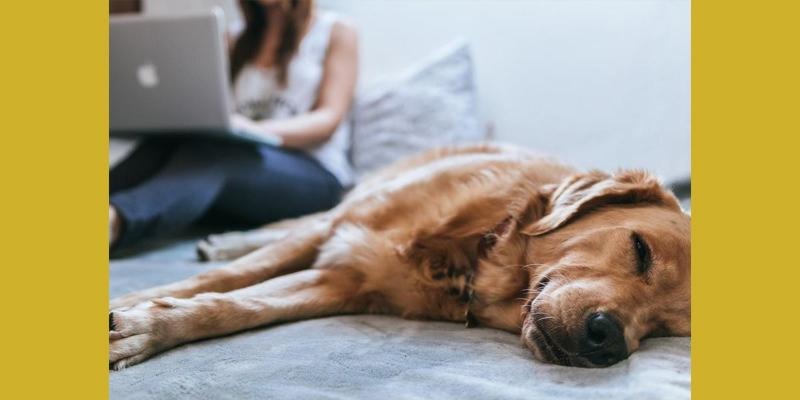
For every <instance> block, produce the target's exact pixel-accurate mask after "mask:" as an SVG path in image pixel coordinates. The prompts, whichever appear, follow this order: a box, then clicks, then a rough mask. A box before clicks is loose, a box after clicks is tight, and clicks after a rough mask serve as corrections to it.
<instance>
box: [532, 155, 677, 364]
mask: <svg viewBox="0 0 800 400" xmlns="http://www.w3.org/2000/svg"><path fill="white" fill-rule="evenodd" d="M544 198H546V201H545V203H546V206H545V209H544V216H543V217H541V218H538V219H536V220H534V221H533V222H530V223H529V224H528V225H527V226H523V227H521V232H522V234H523V235H527V237H528V238H529V239H528V245H527V250H526V255H525V257H526V260H527V261H528V262H530V263H534V264H535V265H532V273H531V274H530V276H531V278H530V283H529V288H528V294H527V297H526V303H525V306H524V307H523V313H524V315H523V326H522V340H523V342H524V343H525V345H526V346H527V347H528V348H530V349H531V350H532V351H533V353H534V355H535V357H536V358H538V359H540V360H542V361H546V362H553V363H557V364H562V365H575V366H584V367H600V366H607V365H611V364H614V363H616V362H618V361H620V360H622V359H625V358H626V357H628V355H629V354H630V353H631V352H633V351H634V350H636V349H637V348H638V347H639V342H640V341H641V340H642V339H643V338H646V337H652V336H688V335H689V334H690V312H691V311H690V280H689V279H690V251H691V250H690V249H691V247H690V219H689V216H687V215H686V214H685V213H684V212H682V210H681V208H680V205H679V204H678V202H677V200H676V199H675V197H674V196H673V195H672V194H670V193H669V192H667V191H665V190H664V189H663V188H662V187H661V186H660V185H659V183H658V182H657V181H656V180H655V179H654V178H653V177H652V176H650V175H648V174H646V173H644V172H639V171H626V172H620V173H617V174H616V175H614V176H609V175H607V174H603V173H598V172H593V173H589V174H583V175H576V176H573V177H571V178H569V179H567V180H565V181H564V182H562V183H561V184H560V185H557V186H552V187H550V188H547V189H546V190H545V192H544Z"/></svg>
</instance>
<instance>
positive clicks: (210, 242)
mask: <svg viewBox="0 0 800 400" xmlns="http://www.w3.org/2000/svg"><path fill="white" fill-rule="evenodd" d="M323 215H324V213H316V214H311V215H307V216H304V217H300V218H294V219H287V220H282V221H278V222H273V223H271V224H268V225H266V226H263V227H261V228H257V229H253V230H250V231H243V232H225V233H221V234H215V235H209V236H208V237H206V238H205V239H202V240H200V241H199V242H197V257H198V258H199V259H200V260H201V261H229V260H234V259H236V258H239V257H242V256H244V255H247V254H249V253H252V252H253V251H255V250H258V249H260V248H262V247H264V246H266V245H268V244H270V243H273V242H275V241H278V240H280V239H282V238H284V237H286V235H288V234H289V232H291V231H293V230H295V229H297V228H298V227H301V226H302V225H304V224H308V223H313V221H315V220H318V219H320V218H321V217H323Z"/></svg>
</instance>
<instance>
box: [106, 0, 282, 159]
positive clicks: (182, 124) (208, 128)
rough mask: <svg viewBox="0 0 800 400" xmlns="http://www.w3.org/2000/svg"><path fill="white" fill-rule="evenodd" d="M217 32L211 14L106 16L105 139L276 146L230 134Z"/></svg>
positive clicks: (216, 14)
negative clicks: (196, 138) (183, 138)
mask: <svg viewBox="0 0 800 400" xmlns="http://www.w3.org/2000/svg"><path fill="white" fill-rule="evenodd" d="M222 27H223V16H222V13H221V11H220V10H218V9H216V10H214V11H212V12H209V13H206V14H202V15H182V16H139V15H137V16H120V17H112V18H111V19H110V27H109V55H110V57H109V63H110V72H109V86H110V98H109V102H110V110H109V114H110V115H109V125H110V133H111V135H112V136H147V135H170V136H174V135H203V136H216V137H220V138H231V139H237V140H246V141H256V142H261V143H269V144H273V145H276V144H278V143H279V142H280V141H279V140H278V139H277V138H276V137H271V136H269V135H263V134H260V133H259V134H256V133H253V132H243V131H236V130H234V129H232V126H231V119H230V113H231V112H232V110H233V108H232V104H231V103H232V102H231V98H230V89H229V87H230V86H229V82H230V81H229V71H228V57H227V55H226V50H225V46H224V36H223V30H222Z"/></svg>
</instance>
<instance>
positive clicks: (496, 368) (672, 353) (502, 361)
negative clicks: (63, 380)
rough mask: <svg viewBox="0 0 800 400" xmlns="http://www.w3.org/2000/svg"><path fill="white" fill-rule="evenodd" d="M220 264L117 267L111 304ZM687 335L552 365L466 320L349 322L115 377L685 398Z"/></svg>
mask: <svg viewBox="0 0 800 400" xmlns="http://www.w3.org/2000/svg"><path fill="white" fill-rule="evenodd" d="M217 265H218V264H201V263H197V262H195V260H194V251H193V241H181V242H178V243H177V244H172V245H167V246H164V247H161V248H154V249H150V250H149V251H145V252H143V253H139V254H136V255H132V256H129V257H127V258H122V259H115V260H112V262H111V287H110V291H111V293H110V294H111V296H117V295H120V294H123V293H126V292H129V291H132V290H137V289H140V288H145V287H148V286H151V285H156V284H161V283H167V282H170V281H174V280H178V279H182V278H184V277H188V276H190V275H193V274H196V273H198V272H201V271H204V270H206V269H209V268H213V267H215V266H217ZM689 353H690V345H689V339H687V338H663V339H650V340H646V341H645V342H644V343H643V345H642V348H641V349H640V351H638V352H636V353H634V355H632V356H631V357H630V358H629V359H628V360H626V361H624V362H622V363H619V364H617V365H614V366H612V367H610V368H605V369H582V368H570V367H560V366H554V365H547V364H542V363H540V362H537V361H535V360H533V358H532V356H531V354H530V352H529V351H528V350H526V349H524V348H523V347H522V345H521V344H520V341H519V338H518V337H516V336H515V335H512V334H509V333H505V332H500V331H495V330H491V329H483V328H474V329H465V328H464V327H463V326H462V325H460V324H455V323H443V322H417V321H406V320H402V319H399V318H393V317H382V316H342V317H333V318H324V319H318V320H310V321H302V322H296V323H289V324H283V325H278V326H273V327H267V328H262V329H256V330H252V331H248V332H244V333H240V334H236V335H232V336H229V337H223V338H218V339H212V340H206V341H201V342H197V343H192V344H188V345H184V346H181V347H179V348H177V349H174V350H171V351H169V352H166V353H163V354H161V355H159V356H156V357H155V358H153V359H151V360H149V361H146V362H145V363H143V364H139V365H135V366H133V367H130V368H128V369H126V370H123V371H119V372H111V373H110V397H111V399H117V400H119V399H178V398H186V399H349V398H361V399H458V400H467V399H525V400H531V399H549V398H558V399H581V400H594V399H637V400H640V399H682V398H689V397H690V393H689V387H690V361H689Z"/></svg>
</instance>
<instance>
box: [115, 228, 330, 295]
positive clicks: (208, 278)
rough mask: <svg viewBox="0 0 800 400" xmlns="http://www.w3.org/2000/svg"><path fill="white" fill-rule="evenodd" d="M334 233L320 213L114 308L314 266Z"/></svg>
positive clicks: (222, 289) (226, 287) (222, 288)
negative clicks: (256, 245)
mask: <svg viewBox="0 0 800 400" xmlns="http://www.w3.org/2000/svg"><path fill="white" fill-rule="evenodd" d="M329 235H330V220H329V219H328V218H326V217H324V216H319V217H318V218H317V219H316V220H313V221H306V223H303V224H301V225H297V226H295V227H294V228H293V229H292V230H291V231H290V232H289V233H288V234H287V235H286V236H285V237H284V238H282V239H280V240H278V241H276V242H273V243H271V244H269V245H267V246H265V247H263V248H261V249H259V250H256V251H254V252H252V253H250V254H248V255H246V256H244V257H242V258H240V259H238V260H236V261H233V262H232V263H230V264H228V265H226V266H224V267H222V268H218V269H214V270H211V271H208V272H205V273H202V274H200V275H196V276H194V277H191V278H189V279H186V280H183V281H180V282H175V283H171V284H168V285H163V286H158V287H154V288H150V289H145V290H142V291H139V292H134V293H130V294H127V295H125V296H122V297H118V298H116V299H113V300H111V303H110V309H112V310H113V309H116V308H121V307H130V306H133V305H135V304H137V303H140V302H143V301H145V300H150V299H153V298H158V297H167V296H169V297H177V298H187V297H191V296H194V295H196V294H198V293H204V292H228V291H231V290H235V289H239V288H243V287H246V286H251V285H255V284H257V283H259V282H263V281H265V280H267V279H271V278H274V277H276V276H280V275H285V274H288V273H292V272H296V271H299V270H301V269H306V268H309V267H311V265H312V264H313V263H314V260H315V259H316V257H317V253H318V252H319V246H320V245H321V244H322V243H323V242H324V241H325V240H326V239H327V238H328V236H329Z"/></svg>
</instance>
